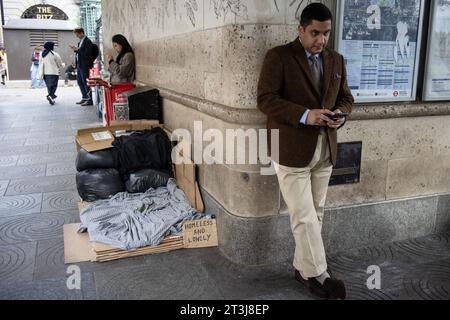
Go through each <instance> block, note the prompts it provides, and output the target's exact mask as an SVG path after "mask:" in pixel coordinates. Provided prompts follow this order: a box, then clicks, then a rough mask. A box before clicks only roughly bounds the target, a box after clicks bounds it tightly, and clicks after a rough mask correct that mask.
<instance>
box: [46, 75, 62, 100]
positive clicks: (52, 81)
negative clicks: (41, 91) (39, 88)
mask: <svg viewBox="0 0 450 320" xmlns="http://www.w3.org/2000/svg"><path fill="white" fill-rule="evenodd" d="M58 80H59V76H57V75H53V74H50V75H44V81H45V85H46V86H47V91H48V95H49V96H50V97H52V98H56V96H55V93H56V89H58Z"/></svg>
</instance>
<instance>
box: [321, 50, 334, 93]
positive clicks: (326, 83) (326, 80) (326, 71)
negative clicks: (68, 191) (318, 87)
mask: <svg viewBox="0 0 450 320" xmlns="http://www.w3.org/2000/svg"><path fill="white" fill-rule="evenodd" d="M322 61H323V94H322V96H323V97H325V96H326V94H327V93H328V88H329V87H330V82H331V76H332V73H333V63H334V59H333V56H332V55H331V54H330V52H329V51H328V49H325V50H324V51H323V52H322Z"/></svg>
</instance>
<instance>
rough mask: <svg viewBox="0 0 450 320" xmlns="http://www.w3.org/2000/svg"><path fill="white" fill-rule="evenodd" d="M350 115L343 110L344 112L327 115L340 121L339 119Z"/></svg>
mask: <svg viewBox="0 0 450 320" xmlns="http://www.w3.org/2000/svg"><path fill="white" fill-rule="evenodd" d="M348 115H349V114H348V113H344V112H342V113H335V114H334V115H333V116H328V115H327V117H328V118H330V119H331V120H333V121H338V120H340V119H342V118H346V117H348Z"/></svg>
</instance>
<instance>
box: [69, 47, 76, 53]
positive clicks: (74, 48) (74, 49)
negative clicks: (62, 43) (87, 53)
mask: <svg viewBox="0 0 450 320" xmlns="http://www.w3.org/2000/svg"><path fill="white" fill-rule="evenodd" d="M69 47H70V48H71V49H72V50H73V51H75V52H77V51H78V47H76V46H69Z"/></svg>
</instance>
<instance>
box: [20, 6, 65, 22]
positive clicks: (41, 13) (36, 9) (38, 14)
mask: <svg viewBox="0 0 450 320" xmlns="http://www.w3.org/2000/svg"><path fill="white" fill-rule="evenodd" d="M21 18H22V19H40V20H69V17H68V16H67V15H66V14H65V13H64V11H62V10H61V9H59V8H58V7H55V6H52V5H48V4H40V5H35V6H32V7H29V8H28V9H27V10H25V12H24V13H23V14H22V17H21Z"/></svg>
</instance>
